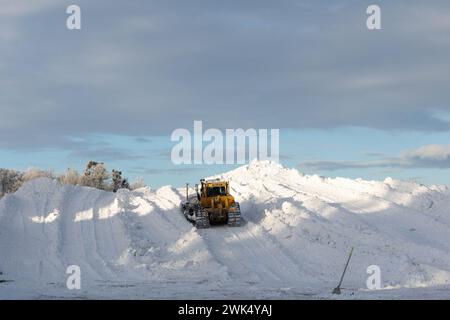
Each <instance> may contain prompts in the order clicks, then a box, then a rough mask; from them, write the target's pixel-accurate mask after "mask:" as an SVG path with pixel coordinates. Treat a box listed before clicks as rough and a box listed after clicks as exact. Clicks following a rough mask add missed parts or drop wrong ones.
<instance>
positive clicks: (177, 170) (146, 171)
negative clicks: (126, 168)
mask: <svg viewBox="0 0 450 320" xmlns="http://www.w3.org/2000/svg"><path fill="white" fill-rule="evenodd" d="M199 170H201V169H200V168H198V167H197V168H194V167H182V168H168V169H162V168H145V167H134V168H132V170H131V172H133V173H136V174H142V175H160V174H167V173H176V174H184V173H190V172H196V171H199Z"/></svg>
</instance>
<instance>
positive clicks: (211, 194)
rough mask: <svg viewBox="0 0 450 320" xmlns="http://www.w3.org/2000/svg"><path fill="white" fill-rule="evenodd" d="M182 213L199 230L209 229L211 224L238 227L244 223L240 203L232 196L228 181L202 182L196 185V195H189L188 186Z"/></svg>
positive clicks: (202, 180)
mask: <svg viewBox="0 0 450 320" xmlns="http://www.w3.org/2000/svg"><path fill="white" fill-rule="evenodd" d="M180 208H181V212H182V213H183V214H184V216H185V217H186V219H187V220H189V221H191V222H192V223H193V224H194V225H195V226H196V227H197V228H199V229H204V228H209V227H210V225H211V224H227V225H229V226H232V227H238V226H240V225H241V223H242V217H241V208H240V206H239V203H238V202H236V201H235V200H234V197H233V196H232V195H231V194H230V184H229V182H228V181H222V180H219V179H216V180H205V179H201V180H200V190H199V185H198V184H196V185H195V195H189V185H188V184H186V200H185V201H183V202H182V203H181V206H180Z"/></svg>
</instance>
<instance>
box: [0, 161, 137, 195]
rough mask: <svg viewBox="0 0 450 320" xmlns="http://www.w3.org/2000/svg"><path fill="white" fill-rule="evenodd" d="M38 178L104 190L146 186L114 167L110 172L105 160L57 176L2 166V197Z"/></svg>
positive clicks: (111, 190) (39, 171)
mask: <svg viewBox="0 0 450 320" xmlns="http://www.w3.org/2000/svg"><path fill="white" fill-rule="evenodd" d="M37 178H49V179H54V180H57V181H58V182H59V183H60V184H62V185H79V186H86V187H92V188H96V189H100V190H104V191H110V192H117V191H118V190H119V189H128V190H135V189H138V188H141V187H144V186H145V184H144V182H143V181H142V179H138V180H137V181H135V182H134V183H130V182H129V181H128V179H127V178H124V177H123V176H122V172H121V171H119V170H115V169H113V170H112V171H111V172H108V170H107V169H106V165H105V164H104V163H103V162H96V161H89V162H88V163H87V165H86V169H85V170H84V172H83V173H82V174H80V173H79V172H78V171H77V170H75V169H67V171H66V172H65V173H63V174H61V175H59V176H55V175H54V174H53V172H52V171H48V170H40V169H34V168H33V169H28V170H27V171H25V172H21V171H17V170H11V169H2V168H0V198H1V197H3V196H4V195H5V194H7V193H14V192H16V191H17V190H19V188H20V187H21V186H22V185H23V184H24V183H25V182H27V181H30V180H33V179H37Z"/></svg>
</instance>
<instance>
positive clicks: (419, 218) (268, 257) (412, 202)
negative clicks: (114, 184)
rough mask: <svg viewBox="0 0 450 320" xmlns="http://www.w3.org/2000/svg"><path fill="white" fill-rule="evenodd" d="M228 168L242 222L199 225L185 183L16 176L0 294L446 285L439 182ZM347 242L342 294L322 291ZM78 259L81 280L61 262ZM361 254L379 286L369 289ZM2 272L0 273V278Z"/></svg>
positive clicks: (290, 294) (440, 290)
mask: <svg viewBox="0 0 450 320" xmlns="http://www.w3.org/2000/svg"><path fill="white" fill-rule="evenodd" d="M221 177H223V178H226V179H229V180H230V181H231V187H232V191H233V194H234V195H235V196H236V198H237V199H238V201H240V203H241V208H242V211H243V216H244V218H245V220H246V224H245V225H244V226H242V227H240V228H230V227H226V226H216V227H212V228H211V229H206V230H197V229H196V228H195V227H193V226H192V225H191V224H190V223H188V222H187V221H186V220H185V219H184V217H183V216H182V215H181V214H180V212H179V209H178V208H179V203H180V201H181V200H182V198H183V197H184V190H183V189H175V188H172V187H169V186H167V187H162V188H160V189H158V190H150V189H148V188H144V189H141V190H138V191H134V192H129V191H125V190H121V191H119V192H118V193H117V194H113V193H107V192H103V191H99V190H95V189H91V188H86V187H79V186H60V185H59V184H58V183H57V182H54V181H51V180H49V179H38V180H34V181H31V182H29V183H27V184H25V185H24V186H23V187H22V188H21V189H20V190H19V191H18V192H17V193H15V194H11V195H7V196H5V197H4V198H3V199H2V200H0V272H1V273H2V274H0V299H9V298H125V299H128V298H130V299H131V298H133V299H134V298H136V299H140V298H175V299H203V298H224V299H237V298H263V299H264V298H275V299H321V298H340V299H341V298H344V299H371V298H387V299H391V298H394V299H396V298H450V213H449V210H450V209H449V208H450V191H449V190H448V189H447V188H446V187H438V186H423V185H419V184H416V183H412V182H401V181H397V180H393V179H389V178H388V179H386V180H385V181H382V182H378V181H364V180H350V179H343V178H337V179H328V178H323V177H319V176H306V175H302V174H301V173H299V172H298V171H296V170H293V169H286V168H283V167H282V166H280V165H278V164H275V163H272V162H253V163H252V164H250V165H248V166H243V167H240V168H238V169H236V170H233V171H231V172H228V173H225V174H223V175H221ZM352 246H353V247H354V248H355V249H354V253H353V257H352V260H351V262H350V265H349V268H348V273H347V275H346V277H345V279H344V283H343V288H344V289H343V294H342V295H341V296H335V295H331V294H330V292H331V290H332V289H333V287H335V286H336V284H337V282H338V280H339V277H340V273H341V272H342V269H343V266H344V264H345V261H346V258H347V255H348V252H349V250H350V248H351V247H352ZM69 265H78V266H79V267H80V268H81V286H82V287H81V290H68V289H67V287H66V280H67V277H68V276H69V275H68V274H66V269H67V267H68V266H69ZM369 265H378V266H379V267H380V269H381V280H382V289H381V290H368V289H367V287H366V280H367V278H368V277H369V275H368V274H367V273H366V270H367V267H368V266H369ZM5 280H6V281H5Z"/></svg>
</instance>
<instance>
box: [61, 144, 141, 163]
mask: <svg viewBox="0 0 450 320" xmlns="http://www.w3.org/2000/svg"><path fill="white" fill-rule="evenodd" d="M68 157H69V158H79V159H84V160H86V161H87V160H98V161H109V160H114V161H122V160H138V159H145V158H146V157H144V156H142V155H138V154H136V153H134V152H133V151H130V150H126V149H121V148H113V147H100V148H95V149H93V148H90V147H88V148H86V149H82V148H80V149H79V150H75V151H73V152H71V153H70V154H69V155H68Z"/></svg>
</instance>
